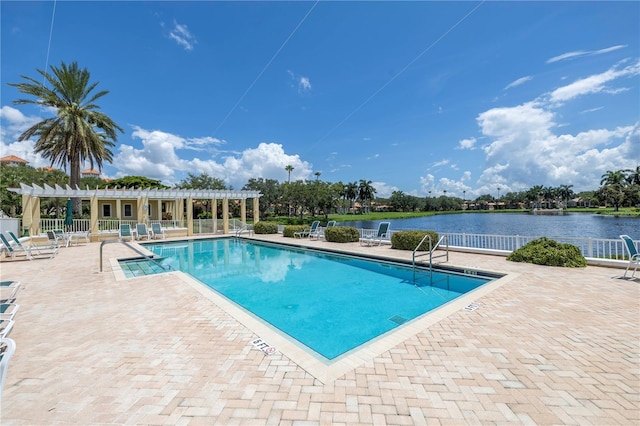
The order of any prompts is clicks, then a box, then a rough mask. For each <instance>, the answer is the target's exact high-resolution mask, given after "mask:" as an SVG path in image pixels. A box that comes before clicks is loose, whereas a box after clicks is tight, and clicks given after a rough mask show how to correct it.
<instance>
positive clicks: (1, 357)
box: [0, 338, 16, 401]
mask: <svg viewBox="0 0 640 426" xmlns="http://www.w3.org/2000/svg"><path fill="white" fill-rule="evenodd" d="M15 351H16V342H14V341H13V339H6V338H5V339H0V401H1V400H2V389H4V381H5V379H6V378H7V370H8V369H9V361H10V360H11V357H12V356H13V354H14V352H15Z"/></svg>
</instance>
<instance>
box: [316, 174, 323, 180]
mask: <svg viewBox="0 0 640 426" xmlns="http://www.w3.org/2000/svg"><path fill="white" fill-rule="evenodd" d="M321 174H322V173H321V172H315V173H314V175H316V180H318V178H319V177H320V175H321Z"/></svg>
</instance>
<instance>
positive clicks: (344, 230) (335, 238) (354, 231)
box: [324, 226, 360, 243]
mask: <svg viewBox="0 0 640 426" xmlns="http://www.w3.org/2000/svg"><path fill="white" fill-rule="evenodd" d="M324 239H325V240H327V241H330V242H332V243H355V242H358V241H360V231H358V228H354V227H353V226H332V227H330V228H326V229H325V230H324Z"/></svg>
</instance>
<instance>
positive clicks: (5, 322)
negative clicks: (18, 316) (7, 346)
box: [0, 318, 15, 339]
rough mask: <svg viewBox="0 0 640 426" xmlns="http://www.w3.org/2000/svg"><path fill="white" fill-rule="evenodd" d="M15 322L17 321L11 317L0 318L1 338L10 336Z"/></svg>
mask: <svg viewBox="0 0 640 426" xmlns="http://www.w3.org/2000/svg"><path fill="white" fill-rule="evenodd" d="M14 323H15V321H13V320H11V319H8V318H7V319H5V318H0V339H4V338H5V337H9V334H11V330H12V329H13V324H14Z"/></svg>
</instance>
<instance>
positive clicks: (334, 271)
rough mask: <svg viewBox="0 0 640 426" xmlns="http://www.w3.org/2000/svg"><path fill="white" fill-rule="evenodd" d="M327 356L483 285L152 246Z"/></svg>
mask: <svg viewBox="0 0 640 426" xmlns="http://www.w3.org/2000/svg"><path fill="white" fill-rule="evenodd" d="M147 247H148V248H149V249H150V250H152V251H153V252H155V253H156V254H158V255H161V256H163V257H164V258H165V259H164V263H168V264H170V265H171V267H172V268H173V269H178V270H181V271H183V272H186V273H188V274H190V275H192V276H193V277H195V278H197V279H198V280H200V281H201V282H203V283H205V284H206V285H207V286H209V287H211V288H212V289H214V290H215V291H217V292H218V293H220V294H222V295H224V296H225V297H227V298H228V299H231V300H232V301H234V302H235V303H237V304H238V305H240V306H242V307H243V308H245V309H247V310H249V311H251V312H253V313H254V314H255V315H257V316H259V317H260V318H262V319H263V320H264V321H267V322H268V323H270V324H271V325H273V326H275V327H277V328H278V329H280V330H281V331H282V332H284V333H286V334H288V335H289V336H291V337H293V338H294V339H296V340H297V341H299V342H301V343H303V344H304V345H306V346H307V347H309V348H311V349H313V350H314V351H315V352H317V353H319V354H320V355H322V356H323V357H325V358H328V359H333V358H336V357H337V356H339V355H341V354H343V353H345V352H347V351H349V350H351V349H353V348H355V347H357V346H360V345H362V344H363V343H366V342H367V341H369V340H371V339H373V338H375V337H377V336H379V335H381V334H383V333H385V332H387V331H389V330H392V329H393V328H395V327H398V326H399V325H400V324H402V323H403V322H405V321H409V320H411V319H413V318H416V317H418V316H420V315H422V314H424V313H426V312H428V311H430V310H432V309H434V308H437V307H439V306H441V305H442V304H444V303H446V302H448V301H450V300H453V299H454V298H456V297H458V296H460V295H461V294H463V293H465V292H467V291H470V290H472V289H473V288H476V287H478V286H480V285H482V284H484V283H486V282H488V280H487V279H485V278H480V277H475V276H474V277H465V276H461V275H458V274H446V273H442V272H435V271H434V272H433V273H429V272H428V271H422V272H420V273H419V274H418V281H417V282H416V283H417V284H418V285H415V284H414V273H413V270H412V269H411V268H409V267H406V266H401V265H395V264H390V263H381V262H376V261H370V260H364V259H358V258H354V257H347V256H341V255H334V254H328V253H325V252H316V251H304V250H302V249H297V248H289V247H286V246H276V245H272V244H259V243H253V242H247V241H243V240H235V239H214V240H198V241H189V242H180V243H179V244H176V243H159V244H154V245H150V246H147Z"/></svg>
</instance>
